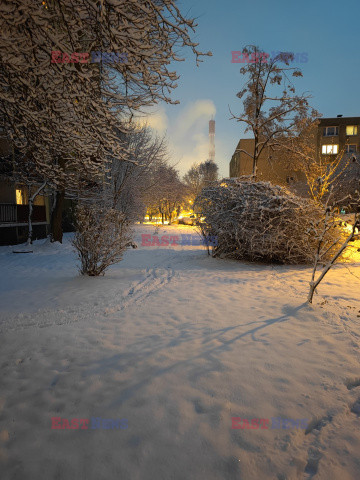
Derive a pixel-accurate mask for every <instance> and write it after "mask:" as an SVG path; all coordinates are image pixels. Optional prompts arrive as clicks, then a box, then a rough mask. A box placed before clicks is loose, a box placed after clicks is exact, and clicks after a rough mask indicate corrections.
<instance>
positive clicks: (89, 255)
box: [73, 205, 132, 276]
mask: <svg viewBox="0 0 360 480" xmlns="http://www.w3.org/2000/svg"><path fill="white" fill-rule="evenodd" d="M131 244H132V242H131V232H130V226H129V223H128V222H127V221H125V215H124V214H123V213H121V212H119V211H117V210H115V209H112V208H105V207H99V206H96V205H80V206H78V208H77V211H76V232H75V237H74V240H73V245H74V247H75V249H76V251H77V254H78V257H79V259H80V273H81V274H82V275H90V276H97V275H104V273H105V270H106V269H107V268H108V267H109V266H110V265H112V264H114V263H118V262H120V260H121V259H122V256H123V253H124V251H125V250H126V248H127V247H128V246H129V245H131Z"/></svg>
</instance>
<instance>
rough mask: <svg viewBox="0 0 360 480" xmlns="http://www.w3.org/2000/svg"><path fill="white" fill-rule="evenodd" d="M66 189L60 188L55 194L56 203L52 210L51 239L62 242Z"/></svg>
mask: <svg viewBox="0 0 360 480" xmlns="http://www.w3.org/2000/svg"><path fill="white" fill-rule="evenodd" d="M64 199H65V190H64V189H62V190H58V191H57V192H56V194H55V205H54V208H53V211H52V212H51V241H52V242H60V243H62V238H63V230H62V213H63V209H64Z"/></svg>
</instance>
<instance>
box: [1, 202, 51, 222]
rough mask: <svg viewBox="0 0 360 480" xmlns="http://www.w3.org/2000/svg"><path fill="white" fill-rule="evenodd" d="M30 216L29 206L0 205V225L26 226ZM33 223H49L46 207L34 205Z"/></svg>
mask: <svg viewBox="0 0 360 480" xmlns="http://www.w3.org/2000/svg"><path fill="white" fill-rule="evenodd" d="M28 216H29V205H15V204H13V203H0V225H1V226H2V227H6V226H19V225H26V224H27V222H28ZM31 219H32V223H34V224H36V223H47V221H46V207H45V206H43V205H34V206H33V211H32V216H31Z"/></svg>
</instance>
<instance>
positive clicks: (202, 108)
mask: <svg viewBox="0 0 360 480" xmlns="http://www.w3.org/2000/svg"><path fill="white" fill-rule="evenodd" d="M178 108H179V107H176V110H178ZM168 109H169V116H170V113H171V114H172V115H171V118H170V119H169V117H168V115H167V113H166V111H165V108H164V107H162V106H160V107H158V108H157V110H156V111H153V112H149V115H147V116H144V117H142V122H143V123H145V122H146V123H147V124H148V125H149V126H150V127H151V128H152V129H153V130H154V131H156V132H157V133H159V134H164V133H166V136H167V140H168V143H169V150H170V152H171V157H172V159H173V163H175V164H176V168H178V169H179V170H180V172H181V174H184V173H185V172H186V171H187V170H188V169H189V168H190V167H191V166H192V165H193V164H194V163H200V162H204V161H205V160H207V159H208V157H209V137H208V131H209V126H208V125H209V120H210V119H211V118H212V117H215V113H216V107H215V105H214V102H213V101H212V100H207V99H199V100H196V101H195V102H192V103H191V104H188V105H185V106H184V107H183V108H182V109H181V110H180V111H178V113H177V112H176V111H175V110H174V107H172V106H171V107H168ZM170 109H172V111H171V110H170ZM175 112H176V113H175Z"/></svg>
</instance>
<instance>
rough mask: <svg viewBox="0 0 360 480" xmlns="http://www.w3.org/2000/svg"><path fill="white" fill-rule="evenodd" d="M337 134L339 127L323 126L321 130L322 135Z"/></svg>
mask: <svg viewBox="0 0 360 480" xmlns="http://www.w3.org/2000/svg"><path fill="white" fill-rule="evenodd" d="M335 135H339V127H325V128H324V130H323V136H324V137H334V136H335Z"/></svg>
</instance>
